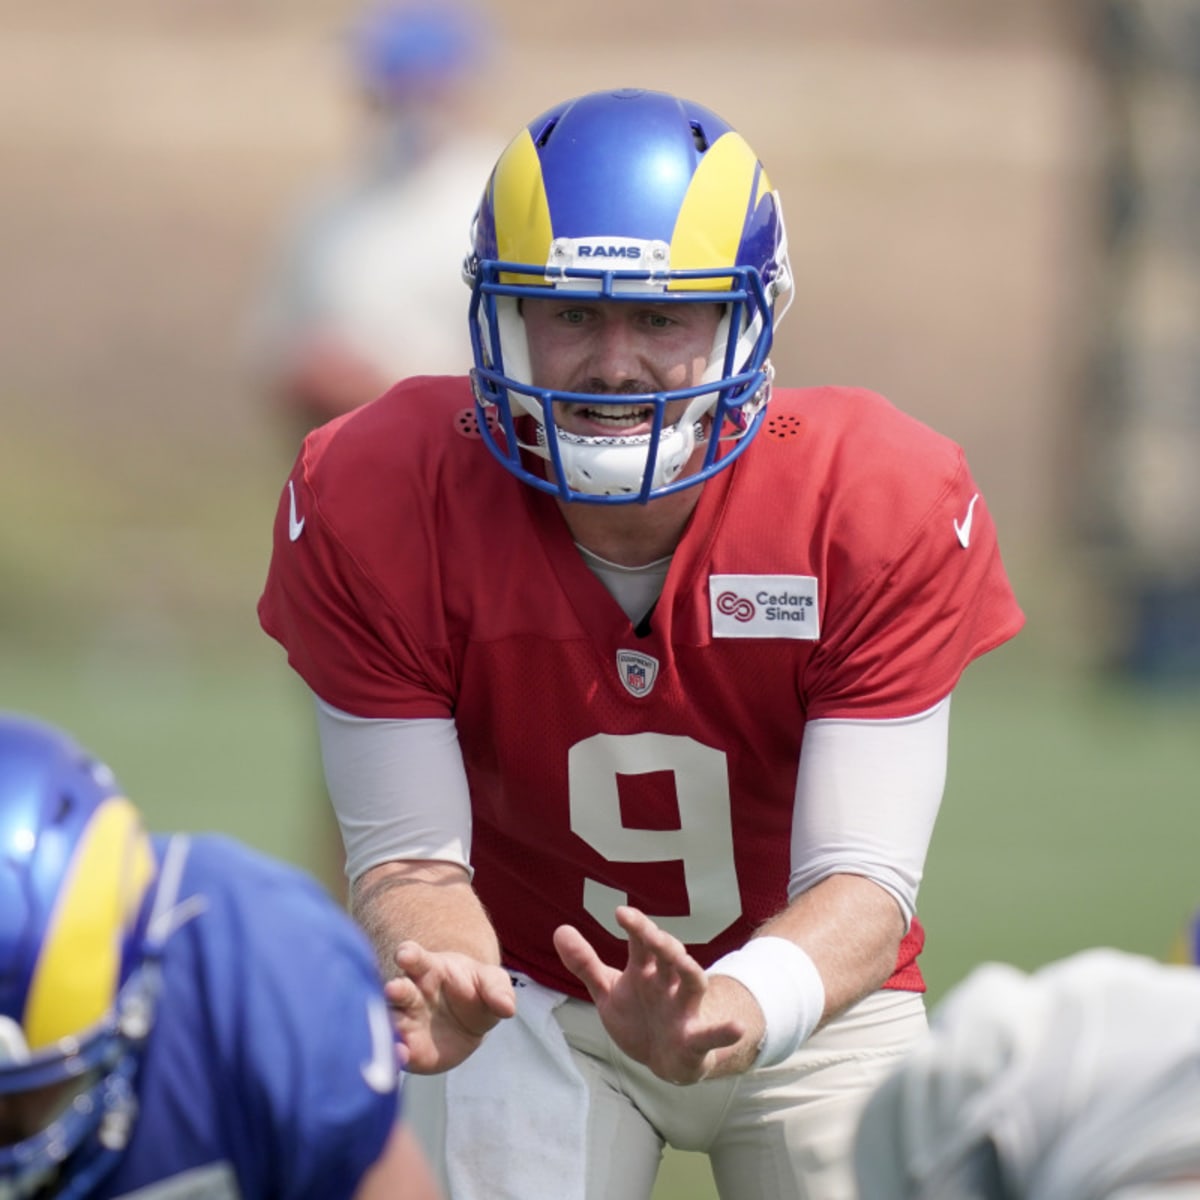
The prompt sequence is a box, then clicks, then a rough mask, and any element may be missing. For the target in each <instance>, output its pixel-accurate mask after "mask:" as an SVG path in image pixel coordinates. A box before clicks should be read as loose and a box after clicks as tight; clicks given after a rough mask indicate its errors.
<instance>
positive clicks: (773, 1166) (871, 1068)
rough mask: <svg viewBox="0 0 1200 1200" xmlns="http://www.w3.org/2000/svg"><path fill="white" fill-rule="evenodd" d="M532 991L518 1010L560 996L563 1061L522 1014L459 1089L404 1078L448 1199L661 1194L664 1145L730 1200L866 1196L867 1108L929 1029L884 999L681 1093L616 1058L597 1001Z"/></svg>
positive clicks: (494, 1035) (615, 1198) (623, 1198)
mask: <svg viewBox="0 0 1200 1200" xmlns="http://www.w3.org/2000/svg"><path fill="white" fill-rule="evenodd" d="M528 987H529V989H530V991H528V992H526V991H525V985H524V984H523V985H522V987H521V988H519V989H518V1007H519V1008H520V1005H521V1003H522V1000H524V999H525V997H526V995H532V994H533V989H536V990H537V992H538V993H540V994H541V996H543V997H544V996H552V997H553V1000H552V1002H551V1004H550V1006H549V1007H547V1009H546V1010H545V1011H546V1012H547V1013H550V1012H552V1013H553V1021H551V1022H547V1023H546V1024H547V1025H549V1026H550V1027H552V1028H554V1030H555V1033H553V1034H549V1035H548V1036H550V1037H554V1036H556V1035H557V1031H558V1030H561V1032H562V1033H563V1034H565V1039H566V1044H567V1047H569V1049H568V1050H566V1051H563V1050H562V1048H561V1043H560V1046H559V1048H558V1058H557V1062H556V1054H555V1050H554V1049H553V1048H551V1049H550V1050H549V1052H548V1053H543V1052H541V1051H540V1050H539V1048H538V1047H536V1046H534V1047H533V1049H532V1051H531V1050H530V1046H529V1043H528V1042H527V1041H526V1042H523V1043H521V1042H519V1041H518V1040H517V1039H519V1037H520V1036H521V1034H520V1032H519V1031H518V1029H517V1025H518V1018H514V1019H513V1020H512V1021H506V1022H504V1023H502V1024H501V1025H500V1026H498V1027H497V1028H496V1029H494V1030H493V1031H492V1032H491V1033H489V1034H488V1036H487V1038H486V1039H485V1040H484V1044H483V1046H482V1047H481V1048H480V1050H479V1051H477V1052H476V1053H475V1054H474V1055H472V1057H471V1058H470V1059H468V1060H467V1062H466V1063H464V1064H463V1065H462V1066H460V1067H458V1068H456V1069H455V1071H454V1072H452V1073H451V1074H453V1075H455V1077H456V1078H455V1079H454V1080H453V1081H452V1082H451V1084H450V1086H449V1087H447V1081H448V1076H447V1075H435V1076H418V1075H412V1076H408V1077H407V1078H406V1079H405V1082H404V1088H403V1094H404V1112H405V1116H406V1118H407V1119H408V1120H409V1121H410V1122H412V1124H413V1126H414V1128H415V1129H416V1131H417V1134H418V1137H419V1138H420V1140H421V1141H422V1144H423V1145H424V1147H425V1150H426V1153H427V1154H428V1155H429V1158H430V1161H431V1163H433V1165H434V1167H435V1169H436V1170H437V1171H438V1173H439V1174H440V1176H441V1182H442V1186H443V1188H444V1189H445V1190H446V1194H447V1196H448V1198H449V1200H649V1197H650V1194H651V1191H652V1190H653V1187H654V1180H655V1176H656V1174H657V1172H658V1168H659V1163H660V1161H661V1158H662V1152H663V1147H664V1145H670V1146H673V1147H675V1148H676V1149H678V1150H688V1151H698V1152H701V1153H704V1154H707V1155H708V1157H709V1161H710V1164H711V1166H712V1172H713V1177H714V1179H715V1180H716V1184H717V1189H718V1191H719V1192H720V1195H721V1198H722V1200H853V1198H854V1196H855V1187H854V1179H853V1167H852V1163H851V1157H850V1147H851V1142H852V1139H853V1136H854V1129H855V1125H856V1123H857V1120H858V1113H859V1110H860V1108H861V1106H862V1104H863V1103H864V1102H865V1100H866V1098H867V1096H868V1094H869V1093H870V1091H871V1089H872V1088H873V1086H874V1084H875V1083H876V1082H877V1081H878V1080H879V1079H880V1078H881V1077H882V1075H883V1074H884V1073H886V1072H887V1070H888V1069H889V1068H890V1067H891V1066H893V1065H894V1063H895V1062H896V1060H897V1059H898V1058H899V1057H900V1056H901V1055H902V1054H903V1053H904V1052H905V1051H906V1050H907V1049H908V1048H909V1047H910V1046H911V1045H912V1044H913V1043H914V1042H915V1041H917V1040H918V1039H919V1038H920V1037H922V1036H923V1035H924V1033H925V1031H926V1028H927V1025H926V1017H925V1005H924V1001H923V998H922V997H921V996H920V995H918V994H916V993H913V992H895V991H879V992H876V993H875V994H873V995H871V996H868V997H867V998H866V999H865V1000H863V1001H861V1002H860V1003H859V1004H857V1005H855V1006H854V1007H853V1008H852V1009H850V1010H849V1011H847V1012H845V1013H843V1014H842V1015H841V1016H840V1017H838V1018H837V1019H836V1020H834V1021H831V1022H830V1023H829V1024H828V1025H826V1026H825V1027H824V1028H822V1029H820V1030H818V1032H817V1033H815V1034H814V1035H813V1036H812V1037H811V1038H809V1039H808V1041H807V1042H806V1043H805V1044H804V1045H803V1046H802V1047H801V1048H800V1049H799V1050H798V1051H797V1052H796V1053H795V1054H794V1055H793V1056H792V1057H791V1058H790V1059H788V1060H787V1061H786V1062H784V1063H781V1064H779V1065H778V1066H775V1067H769V1068H765V1069H758V1070H754V1071H750V1072H748V1073H746V1074H745V1075H740V1076H733V1077H730V1078H726V1079H716V1080H706V1081H704V1082H702V1083H697V1084H692V1085H690V1086H687V1087H680V1086H677V1085H675V1084H670V1083H666V1082H665V1081H663V1080H661V1079H659V1078H658V1077H657V1076H655V1075H653V1074H652V1073H651V1072H650V1071H648V1070H647V1069H646V1068H645V1067H643V1066H642V1065H641V1064H639V1063H636V1062H634V1061H633V1060H632V1059H630V1058H628V1057H627V1056H626V1055H624V1054H623V1053H622V1052H621V1051H620V1050H618V1049H617V1048H616V1047H615V1046H614V1045H613V1044H612V1042H611V1040H610V1039H609V1037H608V1035H607V1033H605V1031H604V1028H603V1026H602V1025H601V1023H600V1019H599V1017H598V1016H597V1015H596V1010H595V1008H594V1007H593V1006H592V1005H591V1004H589V1003H586V1002H584V1001H580V1000H574V999H569V998H568V999H563V998H562V997H559V996H557V995H556V994H554V993H548V992H547V991H546V989H538V987H537V985H536V984H530V985H528ZM524 1032H525V1033H526V1034H527V1033H528V1030H526V1031H524ZM506 1041H509V1042H511V1043H512V1047H506V1046H505V1045H504V1043H505V1042H506ZM485 1051H486V1052H487V1053H485ZM564 1063H565V1064H566V1067H565V1069H566V1071H568V1072H569V1073H570V1074H571V1076H572V1078H571V1079H567V1078H565V1077H564V1075H563V1064H564ZM456 1121H458V1122H459V1123H460V1124H459V1126H458V1127H457V1130H455V1131H451V1129H450V1126H451V1125H452V1124H453V1123H454V1122H456ZM447 1145H449V1146H450V1148H451V1152H452V1154H453V1161H452V1163H451V1164H450V1165H449V1168H448V1166H447V1159H446V1151H447Z"/></svg>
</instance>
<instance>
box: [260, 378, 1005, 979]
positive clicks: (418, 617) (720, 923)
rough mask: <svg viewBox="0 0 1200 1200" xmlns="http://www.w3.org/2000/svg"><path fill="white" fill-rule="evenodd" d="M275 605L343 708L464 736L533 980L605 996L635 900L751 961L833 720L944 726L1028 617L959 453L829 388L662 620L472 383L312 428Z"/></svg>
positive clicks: (493, 854) (484, 822)
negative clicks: (607, 580) (576, 942)
mask: <svg viewBox="0 0 1200 1200" xmlns="http://www.w3.org/2000/svg"><path fill="white" fill-rule="evenodd" d="M259 615H260V618H261V621H262V624H263V627H264V628H265V629H266V630H267V632H268V633H269V634H271V636H273V637H274V638H276V639H277V640H278V641H279V642H281V643H282V644H283V645H284V646H285V647H286V649H287V652H288V658H289V661H290V662H291V664H292V666H293V667H294V668H295V670H296V671H297V672H298V673H299V674H300V675H301V676H302V677H303V678H304V680H305V681H306V682H307V683H308V685H309V686H310V687H311V688H312V690H313V691H314V692H315V693H316V694H317V695H318V696H320V697H321V698H322V699H324V700H325V701H327V702H328V703H329V704H331V705H333V706H334V707H336V708H339V709H342V710H344V711H346V712H349V713H352V714H354V715H357V716H362V717H391V718H418V717H453V719H454V721H455V722H456V724H457V728H458V732H459V739H460V743H461V747H462V752H463V755H464V759H465V763H466V772H467V780H468V783H469V786H470V792H471V807H472V813H473V821H474V826H473V834H472V853H471V861H472V865H473V867H474V871H475V877H474V883H475V887H476V889H477V891H478V893H479V895H480V897H481V899H482V901H483V903H484V905H485V906H486V908H487V910H488V912H489V913H490V915H491V917H492V920H493V922H494V923H495V926H496V929H497V932H498V935H499V938H500V943H501V946H502V948H503V953H504V959H505V963H506V964H507V965H508V966H510V967H513V968H516V969H518V970H521V971H525V972H527V973H528V974H529V975H531V976H532V977H533V978H534V979H536V980H538V981H539V982H541V983H543V984H546V985H547V986H550V987H553V988H557V989H559V990H562V991H565V992H568V993H570V994H572V995H576V996H581V997H584V998H586V992H585V991H584V989H583V987H582V985H581V984H580V983H579V981H578V980H577V979H575V977H574V976H573V975H571V974H570V972H568V971H567V970H566V969H565V968H564V967H563V966H562V964H561V963H560V962H559V960H558V956H557V954H556V952H555V950H554V947H553V945H552V942H551V934H552V932H553V930H554V929H555V928H556V927H557V926H558V925H560V924H563V923H569V924H573V925H575V926H577V927H578V928H579V929H580V930H581V931H582V932H583V933H584V935H585V936H586V937H588V938H589V939H590V940H591V941H592V943H593V944H594V945H595V946H596V948H597V950H598V952H599V953H600V954H601V956H602V957H603V958H604V959H605V960H606V961H607V962H609V963H611V964H613V965H614V966H618V967H622V966H624V963H625V958H626V945H625V943H624V939H623V937H622V935H621V933H620V930H619V927H618V926H617V925H616V922H615V919H614V916H613V910H614V909H615V907H616V906H617V905H618V904H620V903H629V904H632V905H635V906H636V907H638V908H640V909H642V910H643V911H644V912H646V913H647V914H648V915H649V916H651V917H652V918H653V919H654V920H655V921H657V922H658V923H659V924H660V925H662V926H663V927H664V928H665V929H667V930H668V931H669V932H671V933H673V934H675V935H676V936H677V937H679V938H680V939H681V940H682V941H683V942H684V943H685V944H686V945H687V947H688V949H689V951H690V952H691V953H692V954H693V955H694V956H695V958H696V959H697V960H698V961H699V962H700V963H701V964H702V965H704V966H708V965H710V964H711V963H712V962H714V961H715V960H716V959H717V958H719V957H720V956H721V955H722V954H725V953H727V952H728V951H730V950H732V949H735V948H736V947H738V946H740V945H742V944H743V943H744V942H745V941H746V940H747V938H748V937H749V936H750V934H751V933H752V932H753V931H754V930H755V928H757V926H758V925H759V924H761V923H762V922H763V921H764V920H765V919H766V918H768V917H770V916H771V915H773V914H774V913H776V912H777V911H779V910H780V909H781V908H782V907H784V905H785V904H786V903H787V884H788V876H789V872H790V838H791V826H792V812H793V807H794V803H795V788H796V774H797V764H798V762H799V756H800V748H801V740H802V738H803V735H804V727H805V722H807V721H809V720H814V719H816V718H821V717H846V718H860V719H861V718H888V717H905V716H912V715H914V714H916V713H920V712H923V711H925V710H926V709H929V708H930V707H932V706H933V705H934V704H936V703H937V702H938V701H939V700H941V699H942V698H943V697H945V696H946V695H947V694H948V693H949V692H950V691H951V690H952V689H953V688H954V686H955V684H956V683H957V682H958V679H959V676H960V674H961V673H962V671H963V669H964V668H965V667H966V666H967V664H968V663H969V662H971V660H972V659H974V658H976V657H977V656H978V655H981V654H983V653H985V652H986V651H988V650H990V649H992V648H993V647H995V646H997V645H998V644H1000V643H1001V642H1003V641H1005V640H1006V639H1007V638H1009V637H1011V636H1012V635H1013V634H1014V633H1016V631H1017V630H1018V629H1019V628H1020V626H1021V623H1022V615H1021V612H1020V610H1019V608H1018V607H1017V604H1016V602H1015V600H1014V598H1013V595H1012V591H1011V589H1010V587H1009V583H1008V580H1007V577H1006V575H1005V572H1004V568H1003V566H1002V564H1001V560H1000V554H999V550H998V548H997V542H996V533H995V529H994V527H993V524H992V520H991V517H990V516H989V514H988V510H987V506H986V504H985V502H984V500H983V498H982V497H981V496H980V495H979V489H978V488H977V486H976V484H975V483H974V482H973V480H972V478H971V474H970V471H969V469H968V467H967V464H966V461H965V459H964V456H963V453H962V451H961V450H960V448H959V447H958V446H956V445H955V444H954V443H953V442H951V441H949V440H948V439H946V438H944V437H942V436H941V435H939V434H937V433H935V432H933V431H932V430H930V429H929V428H928V427H927V426H925V425H923V424H921V423H920V422H918V421H916V420H914V419H912V418H911V417H908V416H906V415H904V414H903V413H901V412H900V411H898V410H897V409H896V408H894V407H893V406H892V405H890V404H889V403H888V402H887V401H886V400H884V399H883V398H881V397H879V396H877V395H874V394H873V393H870V392H866V391H860V390H851V389H840V388H814V389H806V390H778V391H776V392H775V393H774V395H773V397H772V399H771V403H770V406H769V409H768V412H767V417H766V420H765V423H764V426H763V428H762V429H761V430H760V432H759V434H758V435H757V437H756V439H755V442H754V444H753V445H751V446H750V447H749V448H748V449H747V452H746V453H745V454H743V455H742V456H741V457H740V458H738V459H737V461H736V462H735V463H734V464H732V465H731V466H730V467H729V468H727V469H726V470H724V471H722V472H720V473H718V474H717V475H716V476H714V477H713V479H711V480H710V481H709V482H708V483H706V484H705V485H703V491H702V493H701V495H700V498H699V502H698V504H697V507H696V509H695V511H694V514H693V516H692V519H691V521H690V524H689V526H688V529H687V532H686V533H685V535H684V537H683V540H682V541H681V542H680V544H679V547H678V549H677V550H676V552H675V555H674V558H673V559H672V561H671V565H670V569H669V571H668V573H667V578H666V583H665V586H664V588H663V591H662V594H661V596H660V598H659V600H658V603H657V605H656V606H655V607H654V609H653V611H652V613H651V615H650V617H649V619H648V621H645V622H643V623H642V624H641V625H640V626H639V627H638V628H636V629H635V628H634V626H633V625H632V624H631V622H630V621H629V619H628V618H627V617H626V615H625V613H624V612H622V610H621V608H620V607H619V606H618V604H617V603H616V601H615V600H614V599H613V598H612V596H610V595H609V593H608V591H607V590H606V589H605V587H604V586H603V585H602V584H601V583H600V581H599V580H598V579H597V578H596V577H595V576H594V575H593V574H592V572H591V570H589V568H588V567H587V565H586V564H585V562H584V560H583V558H582V556H581V555H580V553H579V551H578V550H577V549H576V547H575V545H574V544H573V542H572V540H571V536H570V533H569V532H568V529H567V526H566V524H565V522H564V521H563V519H562V515H561V513H560V512H559V510H558V506H557V502H556V500H555V499H554V498H553V497H551V496H549V495H546V494H543V493H541V492H539V491H537V490H536V489H534V488H532V487H529V486H528V485H527V484H523V483H521V482H520V481H519V480H517V479H516V478H515V477H513V476H512V475H510V474H509V473H508V472H507V471H505V470H504V469H502V468H501V467H500V466H499V464H497V463H496V462H495V461H494V460H493V459H492V457H491V455H490V453H489V451H488V449H487V447H486V446H485V445H484V443H483V441H482V439H481V438H480V435H479V431H478V427H477V425H476V422H475V417H474V412H473V409H472V400H471V394H470V390H469V386H468V383H467V381H466V380H465V379H460V378H420V379H413V380H409V381H407V382H405V383H403V384H401V385H399V386H398V387H396V388H394V389H393V390H392V391H391V392H390V393H388V394H387V395H386V396H384V397H382V398H381V399H379V400H377V401H375V402H374V403H372V404H370V405H367V406H366V407H365V408H363V409H360V410H358V411H356V412H354V413H351V414H349V415H348V416H346V417H343V418H341V419H339V420H337V421H334V422H332V423H331V424H329V425H326V426H324V427H323V428H321V429H319V430H317V431H316V432H315V433H313V434H312V435H310V437H309V438H308V440H307V441H306V443H305V445H304V448H303V450H302V451H301V454H300V457H299V459H298V460H297V463H296V466H295V468H294V469H293V472H292V475H291V478H290V479H289V480H288V485H287V487H286V488H285V490H284V493H283V498H282V501H281V505H280V509H279V513H278V516H277V518H276V522H275V544H274V553H273V557H272V561H271V567H270V573H269V576H268V579H267V584H266V589H265V592H264V594H263V597H262V600H261V601H260V604H259ZM923 940H924V934H923V932H922V929H921V926H920V924H919V922H917V921H914V922H913V925H912V928H911V929H910V932H909V933H908V935H907V936H906V938H905V939H904V942H903V944H902V946H901V950H900V955H899V958H898V961H897V964H896V972H895V974H894V975H893V976H892V978H891V980H890V981H889V985H890V986H892V987H897V988H903V989H910V990H922V989H923V986H924V985H923V982H922V980H921V976H920V972H919V969H918V967H917V964H916V957H917V954H918V953H919V951H920V949H921V946H922V943H923Z"/></svg>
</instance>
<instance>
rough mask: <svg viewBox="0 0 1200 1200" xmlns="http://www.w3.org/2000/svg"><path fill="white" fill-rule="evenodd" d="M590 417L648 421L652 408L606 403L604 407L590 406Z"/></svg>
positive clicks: (600, 419) (588, 412)
mask: <svg viewBox="0 0 1200 1200" xmlns="http://www.w3.org/2000/svg"><path fill="white" fill-rule="evenodd" d="M587 415H588V417H589V418H590V419H591V420H593V421H620V422H622V423H628V422H629V421H648V420H649V419H650V415H651V410H649V409H647V408H643V407H642V406H641V405H636V404H606V405H604V406H603V408H589V409H588V410H587Z"/></svg>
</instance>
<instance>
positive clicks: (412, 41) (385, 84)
mask: <svg viewBox="0 0 1200 1200" xmlns="http://www.w3.org/2000/svg"><path fill="white" fill-rule="evenodd" d="M484 42H485V31H484V28H483V18H482V15H481V14H479V13H476V12H475V11H474V10H473V9H472V8H470V7H469V6H468V5H467V4H465V3H463V2H461V0H390V2H387V3H381V4H378V5H376V6H374V7H372V8H369V9H367V10H366V11H365V12H363V13H362V14H361V15H360V16H359V17H358V19H357V20H356V21H355V23H354V25H353V26H352V28H351V30H350V46H349V52H350V59H351V63H352V65H353V68H354V72H355V75H356V76H357V78H358V80H359V82H360V84H361V85H362V87H363V88H364V89H365V90H366V91H367V93H368V94H369V95H371V96H373V97H374V98H375V99H376V100H377V101H379V102H380V103H382V104H385V105H387V104H395V103H398V102H401V101H403V102H409V101H420V102H427V101H428V99H429V98H430V94H431V93H435V92H437V91H439V90H446V89H449V88H452V87H454V86H456V85H458V84H459V83H460V82H461V81H463V80H464V79H466V78H467V77H468V76H469V75H470V73H471V72H472V71H473V70H474V69H475V68H476V67H477V66H478V65H479V64H480V62H481V60H482V58H483V50H484Z"/></svg>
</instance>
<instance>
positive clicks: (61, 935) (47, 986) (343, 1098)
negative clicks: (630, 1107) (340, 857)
mask: <svg viewBox="0 0 1200 1200" xmlns="http://www.w3.org/2000/svg"><path fill="white" fill-rule="evenodd" d="M313 966H315V968H316V975H317V977H316V978H315V979H314V978H309V977H308V972H309V968H310V967H313ZM397 1076H398V1071H397V1061H396V1049H395V1042H394V1039H393V1035H392V1028H391V1023H390V1021H389V1020H388V1016H387V1010H386V1005H385V1002H384V999H383V995H382V992H381V984H380V981H379V977H378V973H377V971H376V969H375V965H374V962H373V959H372V955H371V952H370V947H369V946H368V945H367V944H366V939H365V938H363V936H362V933H361V931H360V930H358V929H357V928H355V926H354V924H353V922H352V921H350V919H349V918H348V917H347V916H346V915H345V914H343V913H342V912H341V911H340V910H339V909H338V908H337V907H336V906H335V905H334V904H333V902H332V901H331V900H330V899H329V898H328V897H327V896H326V894H325V893H324V892H323V891H321V889H320V888H319V887H318V886H317V885H316V884H315V883H313V882H311V881H310V880H308V879H307V878H306V877H304V876H303V875H301V874H299V873H298V872H296V871H294V870H292V869H291V868H288V867H285V866H283V865H281V864H277V863H274V862H272V861H269V860H268V859H266V858H264V857H262V856H260V855H258V854H256V853H253V852H251V851H250V850H248V849H245V848H244V847H242V846H241V845H239V844H237V843H235V842H233V841H230V840H228V839H224V838H221V837H218V836H215V835H206V836H196V837H187V836H182V835H178V836H174V837H153V838H152V837H150V836H148V835H147V833H146V832H145V830H144V828H143V826H142V822H141V819H140V817H139V814H138V812H137V810H136V809H135V808H134V807H133V805H132V804H131V803H130V802H129V800H128V799H126V797H125V796H124V795H123V793H122V790H121V788H120V786H119V785H118V784H117V782H116V781H115V779H114V778H113V776H112V774H111V773H110V772H109V770H108V769H107V768H106V767H105V766H104V765H103V764H102V763H101V762H99V761H97V760H96V759H95V758H94V757H93V756H92V755H91V754H90V753H88V752H87V751H86V750H84V749H83V748H81V747H80V746H79V745H78V744H77V743H76V742H75V741H74V740H73V739H71V738H70V737H69V736H68V735H67V734H66V733H64V732H63V731H61V730H59V729H56V728H54V727H53V726H50V725H47V724H44V723H42V722H39V721H35V720H31V719H29V718H26V717H22V716H18V715H14V714H0V1196H4V1197H6V1198H7V1200H33V1198H40V1197H50V1196H57V1197H70V1198H71V1200H85V1198H86V1200H107V1198H108V1197H119V1196H133V1195H137V1196H139V1197H142V1196H145V1197H150V1196H152V1195H153V1196H162V1197H167V1196H171V1197H180V1198H181V1200H182V1198H183V1197H205V1198H206V1200H252V1198H254V1197H267V1196H271V1197H278V1198H279V1200H289V1198H290V1200H337V1198H338V1197H343V1198H345V1200H349V1198H351V1197H353V1198H354V1200H400V1198H402V1197H408V1198H410V1200H436V1198H437V1196H438V1195H439V1194H440V1192H439V1191H438V1190H437V1188H436V1184H435V1183H434V1181H433V1178H432V1175H431V1173H430V1171H429V1167H428V1165H427V1164H426V1162H425V1161H424V1159H423V1157H422V1156H421V1153H420V1150H419V1148H418V1147H417V1144H416V1141H415V1139H414V1137H413V1135H412V1133H411V1131H410V1130H409V1128H408V1126H407V1125H405V1124H404V1123H403V1122H401V1121H399V1120H398V1111H399V1109H398V1082H397Z"/></svg>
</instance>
